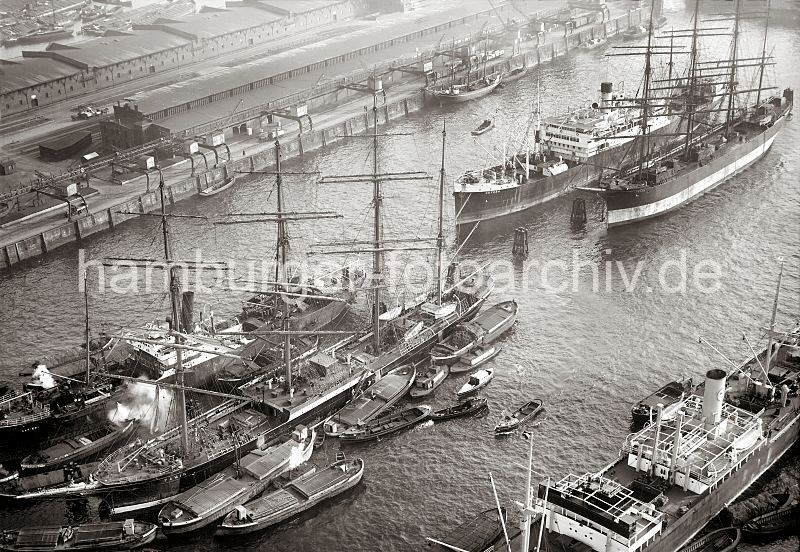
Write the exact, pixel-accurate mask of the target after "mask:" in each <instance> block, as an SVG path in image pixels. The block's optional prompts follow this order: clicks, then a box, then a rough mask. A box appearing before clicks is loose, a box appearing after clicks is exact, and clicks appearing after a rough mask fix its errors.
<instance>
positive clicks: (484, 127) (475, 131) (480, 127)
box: [470, 119, 494, 136]
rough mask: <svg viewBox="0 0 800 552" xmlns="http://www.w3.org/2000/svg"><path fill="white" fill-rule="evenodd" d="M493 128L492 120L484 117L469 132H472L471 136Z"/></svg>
mask: <svg viewBox="0 0 800 552" xmlns="http://www.w3.org/2000/svg"><path fill="white" fill-rule="evenodd" d="M493 128H494V121H493V120H491V119H484V120H483V122H481V124H479V125H478V126H477V127H475V128H474V129H473V130H472V131H471V132H470V134H472V135H473V136H480V135H481V134H483V133H484V132H489V131H490V130H492V129H493Z"/></svg>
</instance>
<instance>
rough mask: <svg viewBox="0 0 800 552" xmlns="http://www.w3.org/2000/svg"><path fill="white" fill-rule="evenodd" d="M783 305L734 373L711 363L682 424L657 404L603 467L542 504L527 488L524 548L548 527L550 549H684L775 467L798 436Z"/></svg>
mask: <svg viewBox="0 0 800 552" xmlns="http://www.w3.org/2000/svg"><path fill="white" fill-rule="evenodd" d="M778 290H780V275H779V278H778ZM777 304H778V294H777V293H776V297H775V304H774V306H773V314H772V320H771V322H770V327H769V329H768V332H767V335H768V343H767V346H766V347H764V348H763V349H762V350H761V351H759V352H758V353H755V352H754V353H753V356H752V357H751V358H749V359H748V360H746V361H745V362H744V363H742V364H741V365H738V366H736V365H735V364H734V366H736V368H735V369H734V370H733V371H732V372H731V373H727V372H726V371H725V370H722V369H720V368H712V369H709V370H708V371H707V373H706V378H705V382H704V384H703V385H702V386H701V387H700V388H698V390H697V393H698V394H690V395H688V396H687V397H685V398H684V400H683V407H682V409H681V410H680V411H679V412H678V416H677V417H676V419H675V420H674V421H671V422H664V421H663V419H662V409H661V408H659V409H658V411H657V414H656V420H655V422H654V423H653V424H651V425H649V426H648V427H646V428H644V429H642V430H641V431H638V432H636V433H632V434H630V435H629V436H628V437H627V438H626V439H625V442H624V444H623V446H622V450H621V454H620V456H619V458H617V459H616V460H615V461H613V462H611V463H610V464H609V465H608V466H606V467H605V468H603V469H601V470H600V471H598V472H594V473H587V474H584V475H574V474H573V475H568V476H566V477H564V478H563V479H561V480H559V481H557V482H555V483H551V482H550V480H549V479H548V480H547V482H543V483H540V484H539V487H538V493H537V498H536V500H535V501H534V500H533V499H532V497H531V496H530V485H529V487H528V489H529V490H528V494H527V498H526V501H527V504H528V506H527V507H526V508H525V509H524V512H523V513H524V515H525V521H524V522H523V535H522V539H523V541H522V543H521V546H523V548H522V549H523V550H528V547H529V541H530V535H531V529H532V526H537V525H539V524H540V523H541V525H539V526H540V527H541V528H537V530H538V532H539V535H540V543H539V544H538V546H541V547H543V548H542V549H550V550H553V549H559V550H564V551H565V552H574V551H578V550H580V551H582V552H583V551H587V550H594V551H597V552H604V551H606V550H608V549H609V547H613V548H614V549H615V550H621V551H628V552H633V551H636V550H641V549H642V548H643V547H646V549H647V551H648V552H674V551H675V550H681V549H682V547H683V546H685V545H686V544H688V543H689V542H690V541H691V540H692V539H693V538H694V537H695V535H697V534H698V533H699V532H700V531H701V530H702V529H703V527H704V526H705V525H706V524H707V523H708V522H709V521H710V520H711V519H712V518H714V517H715V516H716V515H717V514H718V513H719V512H720V511H721V510H722V509H723V508H724V507H725V505H726V504H730V503H731V502H733V501H734V500H735V499H736V498H737V497H738V496H739V495H741V494H742V493H743V492H744V491H745V490H746V489H747V488H748V487H749V486H750V485H751V484H752V483H753V482H754V481H756V480H757V479H758V478H759V477H760V476H761V475H763V474H764V472H766V471H767V470H768V469H769V468H770V467H771V466H773V465H774V464H775V463H776V462H777V461H778V460H779V459H780V458H781V457H782V456H783V455H784V454H785V453H786V451H788V450H789V449H790V448H791V447H792V445H794V444H795V443H796V442H797V439H798V435H799V434H800V391H799V390H800V355H798V348H797V346H798V343H799V342H800V326H796V327H794V329H792V330H791V331H789V332H785V333H783V332H778V331H776V330H775V311H776V310H777ZM726 361H727V359H726ZM728 362H729V361H728ZM700 393H702V394H700ZM529 482H530V481H529ZM667 497H668V498H667ZM531 516H540V518H539V519H540V520H541V521H540V522H539V521H536V522H535V523H531ZM544 528H546V529H547V531H543V529H544ZM612 543H613V544H612Z"/></svg>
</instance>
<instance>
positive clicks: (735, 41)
mask: <svg viewBox="0 0 800 552" xmlns="http://www.w3.org/2000/svg"><path fill="white" fill-rule="evenodd" d="M741 15H742V14H741V0H737V2H736V11H735V14H734V16H733V36H732V40H731V57H730V58H729V59H725V60H714V61H702V60H698V47H699V46H698V43H699V41H700V39H702V38H703V37H704V36H709V35H713V34H716V33H713V32H712V33H708V32H707V31H709V29H707V28H706V29H703V28H698V26H697V10H696V13H695V25H694V28H693V29H692V32H691V34H690V35H686V34H683V35H675V36H689V37H691V39H692V51H691V54H690V55H691V58H690V65H689V74H688V88H689V92H688V94H687V95H686V97H685V100H686V104H685V106H684V109H683V110H682V114H681V118H682V119H683V120H684V122H685V130H684V131H683V134H684V135H685V136H686V138H685V140H684V141H682V143H681V144H680V146H679V147H674V148H670V149H668V150H667V151H664V150H657V149H654V150H652V151H651V152H650V155H648V156H647V157H646V158H645V159H642V160H640V162H639V164H638V165H637V167H635V168H633V169H630V170H627V171H623V172H622V173H620V174H618V175H617V176H614V177H609V178H606V179H604V180H603V182H602V183H601V185H600V186H599V187H597V188H590V189H593V190H595V191H597V192H599V194H600V195H601V196H602V197H603V199H604V200H605V203H606V207H607V218H606V220H607V223H608V226H619V225H623V224H630V223H633V222H637V221H641V220H646V219H650V218H653V217H657V216H659V215H662V214H664V213H667V212H670V211H673V210H675V209H678V208H680V207H681V206H683V205H685V204H687V203H689V202H690V201H693V200H694V199H696V198H698V197H700V196H701V195H703V194H704V193H706V192H708V191H710V190H712V189H714V188H715V187H716V186H718V185H719V184H721V183H722V182H724V181H726V180H727V179H729V178H730V177H732V176H733V175H735V174H737V173H739V172H741V171H742V170H744V169H745V168H747V167H748V166H750V165H751V164H753V163H755V162H756V161H758V160H759V159H761V158H762V157H763V156H764V155H765V154H766V153H767V151H769V148H770V147H772V144H773V142H774V141H775V139H776V138H777V136H778V134H779V133H780V132H781V130H782V129H783V126H784V124H785V122H786V119H787V117H788V116H789V115H790V114H791V112H792V107H793V102H794V92H793V91H792V90H791V89H790V88H786V89H784V90H783V94H782V95H781V96H775V95H772V96H769V97H767V98H765V99H763V96H762V92H765V91H767V90H773V89H774V87H765V86H763V77H764V69H765V66H767V65H772V64H773V62H772V58H771V57H770V56H767V54H766V39H767V31H768V25H769V16H768V15H767V18H766V21H767V23H766V24H765V28H764V40H765V46H764V48H763V49H762V51H761V52H759V55H758V56H757V57H742V56H741V55H740V49H741V48H740V41H739V39H740V34H741V32H742V31H741V29H740V25H739V21H740V19H741ZM717 21H723V20H722V19H719V20H717ZM754 66H755V67H756V68H757V75H758V76H757V79H754V80H755V81H756V82H754V83H753V84H752V85H750V86H751V87H748V86H747V85H745V84H743V82H744V80H745V75H744V73H743V69H744V68H747V67H750V68H752V67H754ZM718 79H723V80H722V81H718ZM714 81H717V82H714ZM709 85H716V86H721V87H723V89H724V92H722V93H720V94H713V95H715V96H719V95H723V96H724V102H723V104H722V105H721V107H720V108H718V109H717V108H709V107H707V106H701V105H698V102H697V98H698V97H699V96H701V95H702V94H700V93H699V89H700V88H701V87H704V86H705V87H707V86H709ZM753 94H756V100H755V102H754V103H748V101H747V98H749V97H751V96H752V95H753ZM742 98H744V99H745V100H744V101H742V100H741V99H742ZM715 112H720V113H723V114H724V121H723V122H716V123H715V122H714V121H713V119H712V121H711V124H709V125H700V126H698V125H697V122H698V118H699V117H700V116H701V115H702V114H707V113H715Z"/></svg>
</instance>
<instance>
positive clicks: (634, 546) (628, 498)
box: [535, 474, 665, 552]
mask: <svg viewBox="0 0 800 552" xmlns="http://www.w3.org/2000/svg"><path fill="white" fill-rule="evenodd" d="M535 510H536V511H538V512H543V511H544V515H545V517H546V522H545V523H546V525H545V527H546V528H547V529H548V531H551V532H556V533H559V534H562V535H565V536H568V537H570V538H573V539H575V540H578V541H580V542H582V543H584V544H585V545H587V546H588V547H589V548H590V549H591V550H603V551H626V552H633V551H636V550H641V549H642V548H643V547H644V546H645V545H647V544H648V543H649V542H650V540H651V539H652V538H654V537H655V536H656V535H658V534H659V533H660V532H661V530H662V528H663V526H664V519H665V516H664V514H663V513H662V512H660V511H658V509H657V508H656V507H655V505H654V504H651V503H647V502H644V501H642V500H640V499H639V498H637V497H636V493H635V491H633V490H632V489H630V488H628V487H626V486H624V485H621V484H620V483H618V482H617V481H614V480H612V479H609V478H607V477H604V476H602V475H599V474H585V475H582V476H578V475H568V476H566V477H564V478H563V479H561V480H560V481H558V482H557V483H555V484H554V485H553V486H551V487H549V488H547V487H545V486H543V485H542V486H540V487H539V501H538V504H537V505H536V507H535Z"/></svg>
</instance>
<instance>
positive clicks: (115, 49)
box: [53, 30, 190, 67]
mask: <svg viewBox="0 0 800 552" xmlns="http://www.w3.org/2000/svg"><path fill="white" fill-rule="evenodd" d="M189 42H190V41H189V40H187V39H185V38H181V37H178V36H175V35H172V34H169V33H165V32H163V31H153V30H143V31H136V32H135V33H133V34H126V35H120V36H107V37H102V38H96V39H93V40H87V41H86V42H80V43H77V44H70V46H72V47H73V48H71V49H68V50H58V51H56V52H53V53H54V54H55V53H57V54H58V55H61V56H64V57H65V58H69V59H71V60H75V61H77V62H78V63H85V64H86V65H88V66H89V67H106V66H107V65H114V64H115V63H120V62H123V61H128V60H132V59H136V58H139V57H142V56H147V55H150V54H155V53H157V52H163V51H164V50H170V49H172V48H177V47H179V46H184V45H186V44H189Z"/></svg>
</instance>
